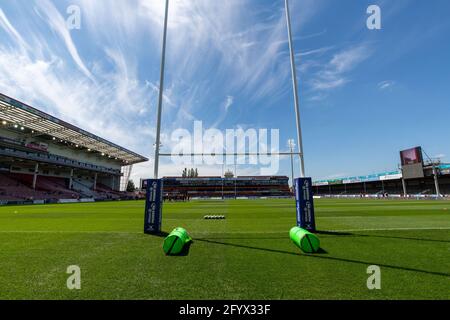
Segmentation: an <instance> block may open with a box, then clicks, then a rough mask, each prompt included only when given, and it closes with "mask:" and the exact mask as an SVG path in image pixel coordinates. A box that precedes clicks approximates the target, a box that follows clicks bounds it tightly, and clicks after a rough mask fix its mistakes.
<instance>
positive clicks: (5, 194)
mask: <svg viewBox="0 0 450 320" xmlns="http://www.w3.org/2000/svg"><path fill="white" fill-rule="evenodd" d="M68 184H69V182H68V179H67V178H60V177H49V176H38V177H37V180H36V189H35V190H34V189H33V188H32V186H33V175H31V174H20V173H9V172H0V201H24V200H25V201H30V200H61V199H80V198H94V199H97V200H118V199H128V198H133V196H132V195H130V194H128V193H123V192H118V191H114V190H112V189H111V188H109V187H107V186H105V185H101V184H100V185H99V186H98V189H97V190H96V191H94V190H92V187H93V186H92V185H89V183H86V181H84V180H83V181H81V180H76V179H74V181H73V186H74V190H70V189H69V188H68Z"/></svg>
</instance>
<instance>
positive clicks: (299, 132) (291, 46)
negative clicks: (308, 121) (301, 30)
mask: <svg viewBox="0 0 450 320" xmlns="http://www.w3.org/2000/svg"><path fill="white" fill-rule="evenodd" d="M285 7H286V8H285V9H286V23H287V29H288V37H289V51H290V55H291V72H292V86H293V88H294V103H295V119H296V123H297V139H298V148H299V152H300V176H301V177H302V178H304V177H305V159H304V154H303V138H302V126H301V121H300V102H299V96H298V82H297V69H296V65H295V51H294V44H293V42H292V26H291V14H290V11H289V0H285Z"/></svg>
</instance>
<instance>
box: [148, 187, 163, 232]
mask: <svg viewBox="0 0 450 320" xmlns="http://www.w3.org/2000/svg"><path fill="white" fill-rule="evenodd" d="M144 186H146V188H147V195H146V197H145V221H144V232H145V233H146V234H159V233H161V222H162V207H163V181H162V179H149V180H146V181H145V182H144Z"/></svg>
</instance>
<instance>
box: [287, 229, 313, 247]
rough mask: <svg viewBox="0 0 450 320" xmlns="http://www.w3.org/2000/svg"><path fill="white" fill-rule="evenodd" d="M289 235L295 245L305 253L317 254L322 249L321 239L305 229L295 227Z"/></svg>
mask: <svg viewBox="0 0 450 320" xmlns="http://www.w3.org/2000/svg"><path fill="white" fill-rule="evenodd" d="M289 235H290V237H291V240H292V241H293V242H294V243H295V245H296V246H297V247H299V248H300V249H301V250H302V251H303V252H305V253H315V252H317V251H319V249H320V240H319V238H318V237H317V236H316V235H315V234H313V233H311V232H309V231H307V230H305V229H302V228H299V227H294V228H292V229H291V231H290V232H289Z"/></svg>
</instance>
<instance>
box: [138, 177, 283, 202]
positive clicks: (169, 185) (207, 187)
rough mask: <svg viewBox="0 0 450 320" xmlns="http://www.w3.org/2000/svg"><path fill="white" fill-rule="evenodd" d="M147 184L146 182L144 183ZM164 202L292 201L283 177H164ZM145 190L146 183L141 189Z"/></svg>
mask: <svg viewBox="0 0 450 320" xmlns="http://www.w3.org/2000/svg"><path fill="white" fill-rule="evenodd" d="M143 182H145V180H143ZM163 183H164V198H165V199H168V200H171V199H175V200H177V199H178V200H180V199H181V200H186V199H191V198H241V197H245V198H255V197H259V198H260V197H280V198H282V197H291V196H292V193H291V190H290V188H289V178H288V177H284V176H251V177H250V176H242V177H237V178H222V177H199V178H182V177H164V178H163ZM142 189H145V183H144V184H143V185H142Z"/></svg>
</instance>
